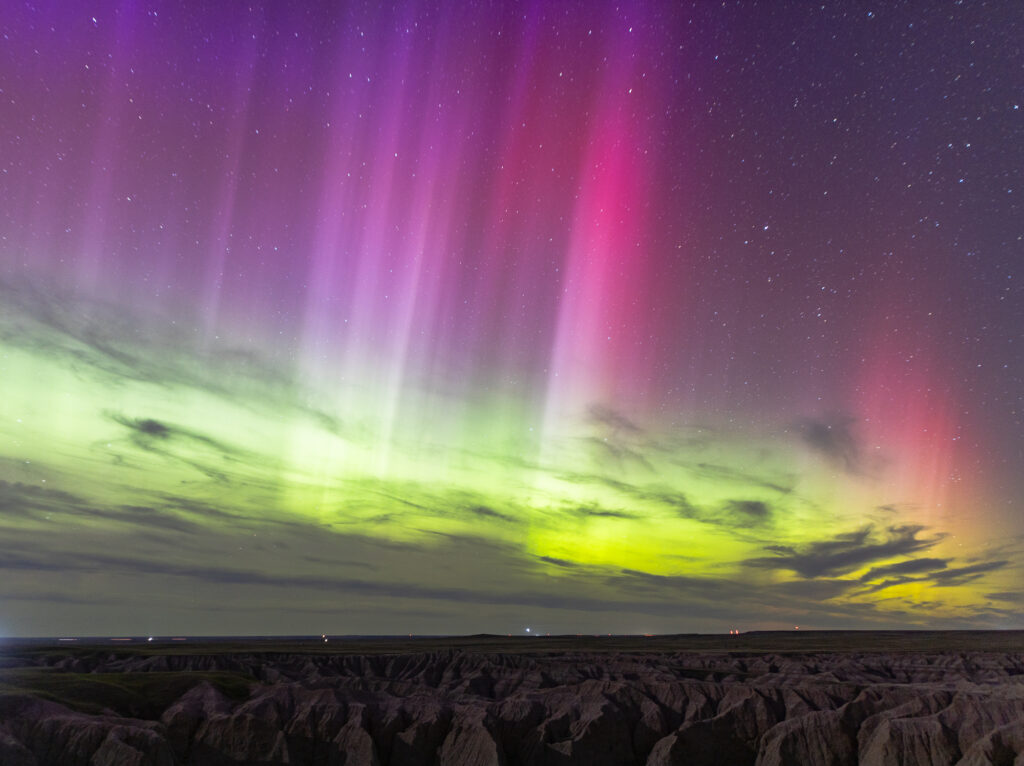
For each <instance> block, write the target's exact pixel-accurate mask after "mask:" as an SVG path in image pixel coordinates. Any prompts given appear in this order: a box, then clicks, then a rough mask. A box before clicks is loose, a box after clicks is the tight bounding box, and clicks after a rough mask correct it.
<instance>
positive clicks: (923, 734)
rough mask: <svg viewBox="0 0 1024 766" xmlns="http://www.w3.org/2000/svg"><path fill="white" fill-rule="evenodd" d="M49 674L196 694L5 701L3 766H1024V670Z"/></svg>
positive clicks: (814, 659) (823, 657)
mask: <svg viewBox="0 0 1024 766" xmlns="http://www.w3.org/2000/svg"><path fill="white" fill-rule="evenodd" d="M33 662H35V667H34V668H33V669H32V672H45V673H47V674H58V673H61V674H67V676H66V677H67V678H68V679H81V678H83V677H84V676H83V675H82V674H88V676H87V677H88V678H90V679H91V678H95V679H98V680H103V679H127V678H132V679H137V678H139V677H141V676H140V674H152V673H157V674H160V675H159V678H167V679H177V680H178V682H180V681H181V678H183V677H184V678H191V679H192V682H190V683H186V684H185V686H184V687H182V688H186V687H187V690H186V691H184V693H182V694H181V695H180V696H176V697H175V698H174V699H173V700H170V701H168V702H167V703H166V704H162V705H161V707H162V709H159V710H151V711H149V713H148V714H147V715H145V716H142V714H141V713H140V712H139V711H138V710H135V709H132V708H131V706H130V705H127V706H126V705H122V706H121V709H115V708H107V709H99V710H97V709H92V710H91V711H89V712H85V711H83V710H82V709H74V708H73V707H71V706H69V705H68V704H62V703H61V702H59V701H55V698H54V695H52V694H50V695H44V694H42V693H34V692H31V691H11V690H10V685H8V686H7V687H6V689H7V691H5V692H4V693H0V763H2V764H5V766H41V765H43V764H60V765H61V766H77V765H79V764H80V765H81V766H141V764H157V765H158V766H172V765H174V764H196V765H199V764H202V765H203V766H210V765H212V766H217V765H219V764H240V763H241V764H337V765H338V766H340V765H342V764H344V765H345V766H353V765H355V764H379V765H380V766H389V765H392V764H394V765H395V766H420V765H422V766H428V765H439V766H456V765H460V766H461V765H464V764H471V765H472V764H478V765H479V766H515V765H517V764H537V765H538V766H545V765H546V766H565V765H567V764H592V765H600V764H615V765H616V766H618V765H623V764H630V765H632V764H636V765H637V766H643V765H644V764H646V765H647V766H670V765H675V764H679V765H682V764H686V765H687V766H701V765H703V764H729V765H730V766H743V765H744V764H750V765H751V766H754V765H755V764H756V765H757V766H783V765H785V766H791V765H796V764H822V765H823V766H829V765H833V766H840V765H845V764H851V765H852V764H894V765H895V764H961V765H962V766H977V765H980V764H1008V765H1009V764H1016V765H1017V766H1020V765H1021V764H1024V656H1022V655H1021V654H1019V653H977V652H976V653H965V652H954V653H916V654H915V653H897V654H891V655H890V654H884V653H833V654H828V653H821V654H802V655H796V654H787V655H782V654H756V655H755V654H743V653H722V654H702V655H698V654H692V653H683V652H678V653H639V652H637V653H604V654H601V653H560V654H552V655H529V654H501V653H486V652H476V651H472V652H466V651H459V650H448V651H439V652H427V653H419V654H400V655H388V654H377V655H347V656H346V655H331V654H300V653H294V654H271V653H249V654H239V653H211V654H193V655H173V654H166V655H152V656H141V655H120V656H118V655H114V654H109V653H106V652H95V653H92V654H89V653H85V654H79V655H77V656H64V657H56V656H45V655H40V656H39V657H38V658H37V659H35V660H33ZM5 672H6V671H5ZM199 672H202V673H203V674H205V675H192V674H197V673H199ZM215 672H219V673H231V674H236V675H238V676H239V677H241V678H243V679H247V680H246V682H245V683H244V684H243V685H242V690H243V691H242V693H241V694H240V695H239V694H234V695H232V696H228V695H227V694H225V693H224V691H222V690H221V689H220V688H218V686H217V685H216V684H215V683H211V682H210V681H209V680H205V679H206V678H207V677H208V674H211V673H215ZM108 674H109V675H108ZM48 677H49V676H48ZM153 677H154V678H155V677H157V676H153ZM246 684H247V685H248V690H247V691H246V690H245V687H246ZM46 696H49V697H50V699H46V698H45V697H46ZM78 707H79V708H81V707H82V706H78ZM133 716H134V717H133Z"/></svg>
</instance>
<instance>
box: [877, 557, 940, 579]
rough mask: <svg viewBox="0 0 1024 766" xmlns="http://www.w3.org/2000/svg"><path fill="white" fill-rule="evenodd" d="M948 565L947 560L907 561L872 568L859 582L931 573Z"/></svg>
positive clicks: (925, 559)
mask: <svg viewBox="0 0 1024 766" xmlns="http://www.w3.org/2000/svg"><path fill="white" fill-rule="evenodd" d="M948 563H949V560H948V559H929V558H924V559H909V560H908V561H901V562H899V563H897V564H889V565H887V566H884V567H873V568H872V569H870V570H868V571H867V573H865V574H864V575H862V576H861V578H860V579H861V582H870V581H872V580H878V579H880V578H882V577H890V576H891V575H907V574H918V573H920V572H931V571H933V570H936V569H945V568H946V565H947V564H948Z"/></svg>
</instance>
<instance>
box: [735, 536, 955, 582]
mask: <svg viewBox="0 0 1024 766" xmlns="http://www.w3.org/2000/svg"><path fill="white" fill-rule="evenodd" d="M923 530H924V527H921V526H916V525H906V526H892V527H888V528H887V529H886V531H885V537H884V538H883V539H878V537H877V536H876V535H875V531H874V528H873V526H867V527H864V528H863V529H860V530H857V531H856V532H847V533H844V534H840V535H836V536H835V537H834V538H832V539H831V540H821V541H818V542H813V543H811V544H809V545H806V546H803V547H801V548H796V549H793V548H786V547H781V546H770V547H768V548H766V550H770V551H772V552H773V553H775V554H776V555H775V556H767V557H758V558H753V559H748V560H747V561H746V562H744V563H746V564H747V565H748V566H753V567H760V568H764V569H784V570H789V571H791V572H796V573H797V574H799V575H800V576H802V577H807V578H817V577H831V576H836V575H841V574H846V573H848V572H852V571H853V570H855V569H859V568H860V567H862V566H864V565H865V564H870V563H871V562H873V561H883V560H885V559H891V558H895V557H897V556H908V555H910V554H912V553H917V552H918V551H923V550H927V549H929V548H931V547H933V546H934V545H936V544H937V543H938V542H939V541H941V540H942V539H943V538H944V535H941V534H938V535H933V536H931V537H928V538H921V537H919V535H920V534H921V532H922V531H923Z"/></svg>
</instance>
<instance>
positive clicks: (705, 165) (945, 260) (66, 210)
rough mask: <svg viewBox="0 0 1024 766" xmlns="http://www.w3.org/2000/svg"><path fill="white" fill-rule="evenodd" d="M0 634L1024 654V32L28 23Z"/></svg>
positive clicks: (678, 21) (228, 10)
mask: <svg viewBox="0 0 1024 766" xmlns="http://www.w3.org/2000/svg"><path fill="white" fill-rule="evenodd" d="M0 33H2V38H0V636H16V635H61V634H71V635H111V634H117V633H134V634H141V635H145V634H154V635H167V634H172V633H173V634H248V633H252V634H299V633H317V634H319V633H322V632H327V633H360V634H397V633H401V634H405V633H476V632H485V631H486V632H496V633H508V632H511V633H514V634H518V633H523V632H524V631H525V629H526V627H527V626H529V627H531V628H532V630H533V631H534V632H549V631H550V632H551V633H578V632H602V633H605V632H613V633H642V632H646V633H651V632H698V631H701V632H705V631H723V632H724V631H727V630H730V629H740V630H752V629H774V628H787V629H791V628H792V627H793V626H794V625H800V626H801V627H802V628H882V627H903V628H907V627H954V628H955V627H994V628H1011V627H1014V628H1022V627H1024V586H1022V583H1024V572H1022V569H1024V427H1022V421H1024V205H1022V204H1021V201H1022V200H1024V109H1022V108H1021V106H1022V105H1024V51H1022V43H1021V41H1022V40H1024V6H1022V5H1021V4H1020V3H1019V2H1016V0H1006V1H1005V2H974V1H971V0H942V1H940V0H930V1H929V2H910V3H902V2H900V3H897V2H882V3H861V2H854V1H847V0H842V1H837V2H827V3H825V4H824V5H822V4H820V3H810V2H786V1H784V0H779V1H778V2H776V1H774V0H773V1H771V2H729V3H711V2H696V3H677V2H664V3H659V2H644V3H640V2H629V1H628V0H626V1H625V2H603V1H602V0H597V1H591V0H587V1H586V2H558V1H555V2H542V1H541V0H536V1H535V2H523V3H511V2H509V3H501V2H466V3H462V2H448V3H426V2H409V3H403V4H398V5H394V6H392V7H391V8H390V9H381V8H378V7H377V4H376V3H365V4H364V3H359V4H356V3H351V4H350V3H343V2H337V3H335V2H301V3H287V2H270V1H269V0H268V1H267V2H252V3H248V4H243V3H234V2H230V3H199V2H181V1H180V0H179V1H177V2H171V1H168V2H163V1H161V0H154V1H153V2H144V1H143V0H121V1H120V2H118V1H117V0H95V2H89V3H85V2H82V1H81V0H71V1H70V2H69V1H68V0H62V1H61V2H57V1H56V0H50V1H47V0H41V1H40V2H30V3H24V2H13V3H10V4H8V5H7V6H5V10H4V13H3V14H2V16H0Z"/></svg>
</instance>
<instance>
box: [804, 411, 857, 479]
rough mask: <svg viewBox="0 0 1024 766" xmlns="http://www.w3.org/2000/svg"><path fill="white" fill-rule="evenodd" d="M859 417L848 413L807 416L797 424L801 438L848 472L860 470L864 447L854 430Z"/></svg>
mask: <svg viewBox="0 0 1024 766" xmlns="http://www.w3.org/2000/svg"><path fill="white" fill-rule="evenodd" d="M856 422H857V420H856V419H855V418H852V417H849V416H845V415H835V416H832V417H829V418H821V419H814V418H805V419H804V420H801V421H800V422H799V423H798V424H797V429H798V431H799V433H800V438H801V440H802V441H803V443H804V444H806V445H807V446H808V447H810V448H811V449H813V450H814V451H815V452H818V453H819V454H821V455H823V456H825V457H826V458H827V459H828V460H829V461H831V462H832V463H834V464H836V465H838V466H840V467H841V468H842V469H843V470H845V471H847V472H848V473H860V472H861V471H862V470H863V468H864V465H863V462H864V461H863V450H862V449H861V446H860V443H859V442H858V440H857V437H856V434H855V432H854V426H855V424H856Z"/></svg>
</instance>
